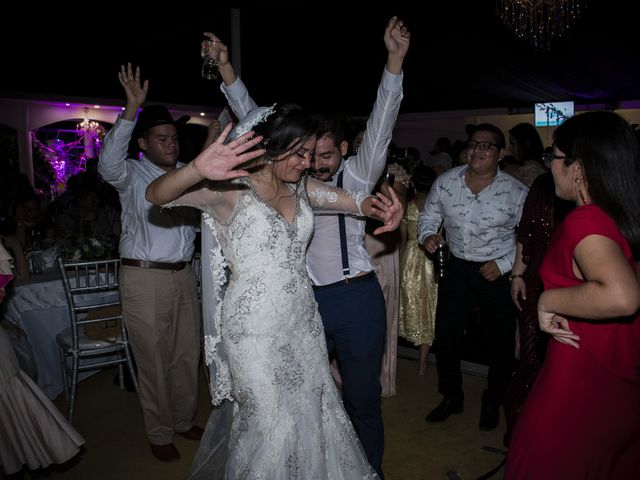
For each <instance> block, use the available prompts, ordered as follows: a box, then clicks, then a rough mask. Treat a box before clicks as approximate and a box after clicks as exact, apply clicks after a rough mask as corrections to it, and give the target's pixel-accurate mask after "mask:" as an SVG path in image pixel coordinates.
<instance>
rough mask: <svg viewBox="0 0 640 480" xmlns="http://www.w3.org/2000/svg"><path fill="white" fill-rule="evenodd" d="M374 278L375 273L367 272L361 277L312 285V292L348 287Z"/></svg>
mask: <svg viewBox="0 0 640 480" xmlns="http://www.w3.org/2000/svg"><path fill="white" fill-rule="evenodd" d="M375 276H376V272H374V271H371V272H367V273H365V274H363V275H356V276H355V277H349V278H344V279H342V280H339V281H337V282H333V283H328V284H327V285H314V286H313V289H314V290H324V289H325V288H330V287H336V286H338V285H349V284H351V283H356V282H360V281H362V280H367V279H368V278H375Z"/></svg>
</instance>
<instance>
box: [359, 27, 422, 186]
mask: <svg viewBox="0 0 640 480" xmlns="http://www.w3.org/2000/svg"><path fill="white" fill-rule="evenodd" d="M409 39H410V33H409V31H408V30H407V27H405V26H404V24H403V22H402V20H398V18H397V17H392V18H391V20H389V23H388V24H387V27H386V29H385V32H384V43H385V46H386V48H387V63H386V67H385V69H384V72H383V74H382V80H381V81H380V85H379V87H378V93H377V97H376V101H375V104H374V105H373V110H372V112H371V115H370V116H369V119H368V120H367V127H366V130H365V132H364V136H363V138H362V144H361V145H360V149H359V150H358V153H357V154H356V155H355V157H352V158H351V159H350V160H349V169H350V173H351V174H352V175H353V176H354V177H355V178H356V179H358V180H359V181H360V182H361V183H362V184H364V189H365V190H367V191H371V190H372V189H373V187H374V186H375V184H376V182H377V181H378V179H379V178H380V175H382V172H383V171H384V168H385V165H386V161H387V148H388V147H389V143H390V142H391V136H392V133H393V127H394V125H395V123H396V119H397V117H398V111H399V110H400V101H401V100H402V64H403V61H404V57H405V55H406V54H407V51H408V49H409Z"/></svg>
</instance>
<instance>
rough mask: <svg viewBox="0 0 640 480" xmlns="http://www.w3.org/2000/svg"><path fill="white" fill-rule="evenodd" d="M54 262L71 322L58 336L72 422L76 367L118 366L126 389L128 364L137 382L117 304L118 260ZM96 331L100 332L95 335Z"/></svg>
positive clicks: (118, 303) (99, 367)
mask: <svg viewBox="0 0 640 480" xmlns="http://www.w3.org/2000/svg"><path fill="white" fill-rule="evenodd" d="M57 265H58V270H59V272H60V276H61V277H62V283H63V285H64V291H65V294H66V297H67V304H68V306H69V318H70V323H71V325H70V326H69V327H68V328H66V329H64V330H63V331H62V332H60V333H59V334H58V335H57V337H56V342H57V344H58V347H59V349H60V360H61V365H62V374H63V379H64V386H65V392H66V395H67V401H68V412H67V416H68V419H69V422H71V421H72V419H73V410H74V406H75V401H76V392H77V389H78V373H79V372H83V371H87V370H96V369H102V368H104V367H109V366H117V367H118V378H119V380H120V389H121V390H124V388H125V386H124V366H125V365H126V366H127V367H128V368H129V373H130V374H131V379H132V383H133V386H134V388H135V390H136V391H137V390H138V382H137V379H136V372H135V370H134V367H133V361H132V355H131V350H130V348H129V338H128V335H127V330H126V328H125V326H124V322H122V314H121V309H120V296H119V291H118V273H119V272H118V267H119V265H120V260H118V259H115V260H99V261H79V262H71V263H65V262H64V260H63V259H62V258H58V260H57ZM96 327H97V328H96ZM89 332H91V333H92V334H90V333H89ZM96 332H98V333H99V332H102V334H98V335H96ZM108 335H110V336H111V337H109V336H108ZM89 337H91V338H89Z"/></svg>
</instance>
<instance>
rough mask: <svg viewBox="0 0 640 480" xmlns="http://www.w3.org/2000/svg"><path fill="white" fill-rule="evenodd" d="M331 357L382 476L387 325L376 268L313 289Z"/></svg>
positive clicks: (354, 420)
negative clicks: (382, 371)
mask: <svg viewBox="0 0 640 480" xmlns="http://www.w3.org/2000/svg"><path fill="white" fill-rule="evenodd" d="M314 292H315V297H316V301H317V302H318V309H319V310H320V315H321V316H322V322H323V323H324V332H325V336H326V339H327V349H328V351H329V355H331V356H333V355H335V357H336V358H337V360H338V366H339V367H340V375H341V376H342V400H343V402H344V406H345V410H346V411H347V414H348V415H349V417H350V418H351V422H352V423H353V426H354V428H355V430H356V433H357V434H358V438H360V442H361V443H362V446H363V448H364V451H365V453H366V455H367V459H368V460H369V463H370V464H371V466H372V467H373V468H374V469H375V470H376V471H377V472H378V473H379V474H380V475H381V474H382V453H383V451H384V428H383V425H382V411H381V408H380V393H381V387H380V368H381V364H382V355H383V353H384V342H385V336H386V329H387V320H386V309H385V302H384V297H383V295H382V290H381V288H380V284H379V283H378V279H377V278H376V276H375V274H374V273H373V272H371V273H369V274H366V275H363V276H360V277H354V278H351V279H349V282H348V283H347V282H345V281H340V282H337V283H332V284H330V285H323V286H316V287H314Z"/></svg>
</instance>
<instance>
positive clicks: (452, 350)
mask: <svg viewBox="0 0 640 480" xmlns="http://www.w3.org/2000/svg"><path fill="white" fill-rule="evenodd" d="M467 148H468V151H469V163H468V164H467V165H464V166H461V167H456V168H453V169H451V170H449V171H447V172H445V173H444V174H442V175H440V176H439V177H438V178H437V179H436V181H435V183H434V184H433V187H432V188H431V191H430V193H429V196H428V197H427V201H426V203H425V207H424V210H423V211H422V213H421V214H420V219H419V223H418V239H419V241H420V243H422V244H424V246H425V248H426V249H427V250H428V251H429V252H430V253H433V252H434V251H435V250H436V249H437V248H438V246H439V245H441V244H442V243H443V239H442V237H441V236H440V235H438V234H437V232H438V229H439V228H440V225H441V224H444V229H445V231H446V234H447V240H448V244H449V249H450V252H451V256H450V259H449V261H448V264H447V267H446V273H445V274H444V275H443V276H442V278H441V279H440V283H439V287H438V307H437V311H436V358H437V368H438V388H439V391H440V393H441V394H442V395H443V396H444V399H443V400H442V402H440V404H439V405H438V406H437V407H436V408H435V409H434V410H433V411H431V413H429V415H427V417H426V421H427V422H442V421H444V420H446V419H447V418H448V417H449V415H451V414H455V413H461V412H462V410H463V405H464V393H463V391H462V374H461V372H460V357H461V349H462V338H463V333H464V328H465V318H466V316H467V315H468V313H469V312H470V311H471V309H472V308H473V307H474V306H476V305H477V304H479V305H480V312H481V316H482V321H483V322H484V324H485V325H486V329H487V333H488V339H489V375H488V381H487V383H488V388H487V390H486V391H485V393H484V394H483V396H482V411H481V414H480V424H479V426H480V429H481V430H493V429H494V428H496V426H497V425H498V421H499V418H500V405H501V404H502V398H503V396H504V392H505V390H506V388H507V385H508V383H509V379H510V378H511V374H512V369H513V364H514V358H513V352H514V342H515V325H516V323H515V322H516V314H515V311H514V306H513V303H512V301H511V295H510V287H509V272H510V271H511V267H512V265H513V261H514V259H515V253H516V237H515V229H516V225H517V224H518V221H519V220H520V216H521V214H522V206H523V204H524V200H525V197H526V195H527V188H526V187H525V186H524V185H523V184H522V183H520V182H519V181H518V180H516V179H515V178H513V177H511V176H510V175H508V174H506V173H504V172H501V171H500V170H499V169H498V162H499V161H500V160H501V159H502V157H503V156H504V154H505V139H504V134H503V133H502V131H501V130H500V129H499V128H498V127H496V126H494V125H491V124H486V123H485V124H481V125H478V126H477V127H476V128H475V130H474V131H473V132H472V133H471V135H470V138H469V140H468V142H467Z"/></svg>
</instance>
